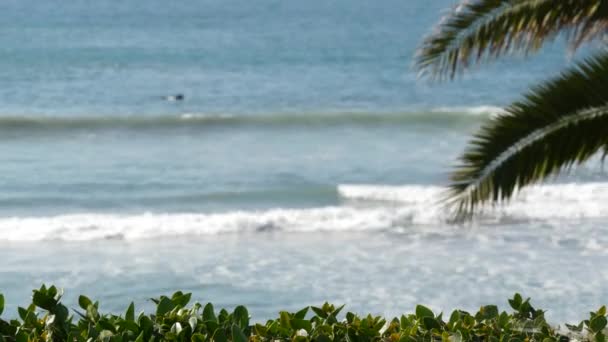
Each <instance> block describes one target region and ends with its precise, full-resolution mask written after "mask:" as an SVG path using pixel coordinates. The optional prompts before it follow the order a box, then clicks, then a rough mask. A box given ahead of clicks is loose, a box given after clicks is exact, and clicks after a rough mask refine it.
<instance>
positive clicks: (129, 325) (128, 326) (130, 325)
mask: <svg viewBox="0 0 608 342" xmlns="http://www.w3.org/2000/svg"><path fill="white" fill-rule="evenodd" d="M116 325H118V326H119V327H120V329H121V330H129V331H132V332H134V333H138V332H139V325H137V323H135V321H120V322H118V323H116Z"/></svg>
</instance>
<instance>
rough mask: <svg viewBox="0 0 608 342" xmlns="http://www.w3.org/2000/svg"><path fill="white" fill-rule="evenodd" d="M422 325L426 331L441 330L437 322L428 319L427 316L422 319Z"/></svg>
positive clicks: (433, 319) (430, 318)
mask: <svg viewBox="0 0 608 342" xmlns="http://www.w3.org/2000/svg"><path fill="white" fill-rule="evenodd" d="M422 323H423V324H424V327H425V328H426V329H427V330H431V329H437V330H440V329H441V325H440V324H439V322H438V321H437V320H436V319H435V318H433V317H429V316H424V317H422Z"/></svg>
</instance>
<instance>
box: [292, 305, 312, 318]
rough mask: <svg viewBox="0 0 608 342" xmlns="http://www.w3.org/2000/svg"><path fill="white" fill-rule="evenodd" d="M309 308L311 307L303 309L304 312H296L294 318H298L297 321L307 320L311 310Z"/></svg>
mask: <svg viewBox="0 0 608 342" xmlns="http://www.w3.org/2000/svg"><path fill="white" fill-rule="evenodd" d="M309 308H310V307H309V306H307V307H305V308H304V309H302V310H300V311H298V312H296V313H295V315H294V316H293V317H294V318H297V319H304V318H306V314H307V313H308V309H309Z"/></svg>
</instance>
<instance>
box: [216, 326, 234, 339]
mask: <svg viewBox="0 0 608 342" xmlns="http://www.w3.org/2000/svg"><path fill="white" fill-rule="evenodd" d="M213 341H214V342H228V338H227V337H226V333H225V332H224V329H223V328H217V329H216V330H215V332H214V333H213ZM233 342H234V341H233Z"/></svg>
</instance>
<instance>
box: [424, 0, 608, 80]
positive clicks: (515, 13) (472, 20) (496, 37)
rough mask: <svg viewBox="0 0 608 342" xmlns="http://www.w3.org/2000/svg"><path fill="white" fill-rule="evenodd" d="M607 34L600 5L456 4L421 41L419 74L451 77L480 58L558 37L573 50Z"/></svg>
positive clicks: (533, 0)
mask: <svg viewBox="0 0 608 342" xmlns="http://www.w3.org/2000/svg"><path fill="white" fill-rule="evenodd" d="M607 31H608V2H606V1H602V0H560V1H555V0H472V1H468V2H463V3H461V4H460V5H458V6H457V7H456V8H455V9H454V10H453V11H452V12H451V13H450V14H449V15H448V16H447V17H445V18H444V20H443V21H442V22H441V23H440V24H439V27H438V28H437V29H436V31H435V32H434V33H433V34H431V35H429V36H428V37H427V38H426V39H425V40H424V42H423V44H422V46H421V49H420V50H419V52H418V56H417V59H416V67H417V69H418V70H420V71H421V73H422V74H428V75H430V76H431V77H433V78H439V79H445V78H453V77H454V76H455V75H456V73H457V71H458V70H461V69H463V68H466V67H467V66H469V65H470V64H471V63H472V62H479V61H481V60H483V59H484V58H485V59H487V58H496V57H499V56H501V55H504V54H508V53H515V52H520V53H524V54H528V53H531V52H535V51H537V50H538V49H540V48H541V47H542V45H543V44H544V43H545V42H546V41H548V40H552V39H553V38H555V37H556V36H557V34H558V33H560V32H564V33H565V34H566V36H567V38H568V40H569V42H570V44H571V47H572V48H573V49H575V48H576V47H578V46H579V45H580V44H581V43H582V42H585V41H588V40H591V39H593V38H596V37H598V36H600V35H603V34H605V33H606V32H607Z"/></svg>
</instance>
